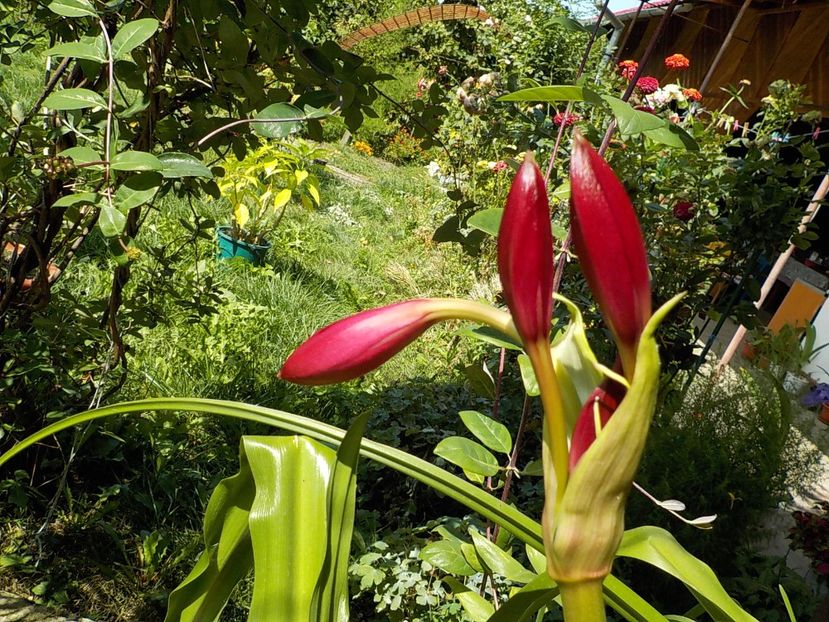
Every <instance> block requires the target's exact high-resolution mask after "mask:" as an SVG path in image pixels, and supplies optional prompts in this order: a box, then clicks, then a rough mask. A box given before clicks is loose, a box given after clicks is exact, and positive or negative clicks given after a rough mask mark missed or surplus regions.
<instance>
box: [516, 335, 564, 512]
mask: <svg viewBox="0 0 829 622" xmlns="http://www.w3.org/2000/svg"><path fill="white" fill-rule="evenodd" d="M524 349H525V350H526V351H527V356H529V357H530V362H531V363H532V366H533V371H534V372H535V377H536V379H537V380H538V388H539V390H540V392H541V407H542V409H543V410H544V420H545V422H546V424H547V425H546V431H547V434H548V435H549V439H548V441H549V446H550V450H551V453H552V462H553V471H554V472H555V478H556V506H558V505H559V503H560V502H561V499H562V497H563V496H564V492H565V490H566V489H567V476H568V472H569V457H570V452H569V449H568V447H567V422H566V421H565V419H564V405H563V402H562V398H561V391H560V389H559V386H558V379H557V378H556V371H555V368H554V367H553V357H552V354H551V352H550V346H549V344H548V343H546V342H544V343H536V344H524ZM544 477H545V478H547V477H549V474H548V473H545V474H544ZM548 502H549V500H548ZM545 506H546V504H545Z"/></svg>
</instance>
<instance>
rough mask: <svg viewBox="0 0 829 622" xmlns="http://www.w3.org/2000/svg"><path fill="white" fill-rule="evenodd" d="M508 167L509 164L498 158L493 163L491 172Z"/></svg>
mask: <svg viewBox="0 0 829 622" xmlns="http://www.w3.org/2000/svg"><path fill="white" fill-rule="evenodd" d="M508 168H509V165H508V164H507V163H506V162H504V161H503V160H498V161H497V162H496V163H495V165H494V166H493V167H492V172H493V173H500V172H501V171H505V170H507V169H508Z"/></svg>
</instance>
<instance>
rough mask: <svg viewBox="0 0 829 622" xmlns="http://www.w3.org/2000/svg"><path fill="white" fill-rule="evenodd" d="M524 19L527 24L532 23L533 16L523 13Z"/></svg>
mask: <svg viewBox="0 0 829 622" xmlns="http://www.w3.org/2000/svg"><path fill="white" fill-rule="evenodd" d="M524 21H525V22H527V23H528V24H530V23H532V21H533V18H532V16H531V15H525V16H524Z"/></svg>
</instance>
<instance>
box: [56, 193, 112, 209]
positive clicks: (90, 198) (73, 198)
mask: <svg viewBox="0 0 829 622" xmlns="http://www.w3.org/2000/svg"><path fill="white" fill-rule="evenodd" d="M100 200H101V195H100V194H98V193H97V192H78V193H77V194H67V195H66V196H65V197H60V198H59V199H58V200H57V201H55V202H54V203H53V204H52V207H72V206H73V205H79V204H81V203H86V204H87V205H95V204H96V203H98V201H100Z"/></svg>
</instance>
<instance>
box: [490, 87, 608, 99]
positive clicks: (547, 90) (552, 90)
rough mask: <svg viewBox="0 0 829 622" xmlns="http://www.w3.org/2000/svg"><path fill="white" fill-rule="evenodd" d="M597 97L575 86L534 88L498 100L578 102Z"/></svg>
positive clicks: (515, 92)
mask: <svg viewBox="0 0 829 622" xmlns="http://www.w3.org/2000/svg"><path fill="white" fill-rule="evenodd" d="M596 98H598V95H596V93H594V92H593V91H591V90H590V89H588V88H586V87H583V86H576V85H575V84H557V85H553V86H536V87H533V88H529V89H521V90H520V91H514V92H512V93H507V94H506V95H502V96H501V97H499V98H498V101H502V102H562V101H571V102H580V101H586V100H595V99H596Z"/></svg>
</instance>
